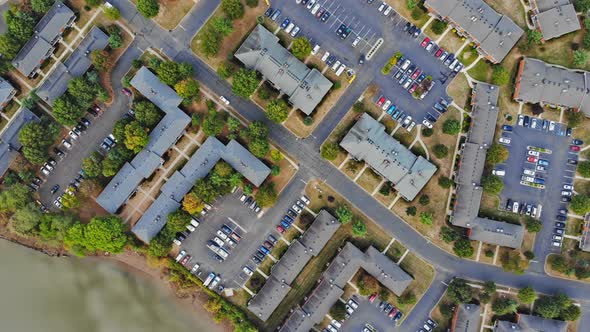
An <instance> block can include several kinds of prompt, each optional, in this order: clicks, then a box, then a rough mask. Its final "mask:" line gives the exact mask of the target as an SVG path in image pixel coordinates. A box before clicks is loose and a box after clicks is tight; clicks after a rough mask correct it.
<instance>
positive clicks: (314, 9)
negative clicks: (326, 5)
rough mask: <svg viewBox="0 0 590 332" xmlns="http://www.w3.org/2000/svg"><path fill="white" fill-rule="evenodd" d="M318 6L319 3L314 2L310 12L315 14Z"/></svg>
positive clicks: (318, 8)
mask: <svg viewBox="0 0 590 332" xmlns="http://www.w3.org/2000/svg"><path fill="white" fill-rule="evenodd" d="M320 7H322V6H321V5H320V4H319V3H316V4H315V6H313V8H312V10H311V14H312V15H315V14H316V13H317V12H318V10H320Z"/></svg>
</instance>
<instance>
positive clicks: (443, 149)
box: [433, 144, 449, 159]
mask: <svg viewBox="0 0 590 332" xmlns="http://www.w3.org/2000/svg"><path fill="white" fill-rule="evenodd" d="M433 152H434V155H435V156H436V157H437V158H439V159H441V158H445V157H446V156H448V155H449V148H448V147H447V146H446V145H444V144H437V145H435V146H434V148H433Z"/></svg>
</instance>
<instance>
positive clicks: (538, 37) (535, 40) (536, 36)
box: [526, 29, 543, 45]
mask: <svg viewBox="0 0 590 332" xmlns="http://www.w3.org/2000/svg"><path fill="white" fill-rule="evenodd" d="M526 40H527V43H528V44H529V45H531V44H537V45H538V44H541V43H542V41H543V35H542V34H541V32H540V31H538V30H532V29H527V30H526Z"/></svg>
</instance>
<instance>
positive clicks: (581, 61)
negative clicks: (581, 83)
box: [573, 50, 588, 66]
mask: <svg viewBox="0 0 590 332" xmlns="http://www.w3.org/2000/svg"><path fill="white" fill-rule="evenodd" d="M586 62H588V53H587V52H586V51H582V50H575V51H574V62H573V63H574V66H583V65H585V64H586Z"/></svg>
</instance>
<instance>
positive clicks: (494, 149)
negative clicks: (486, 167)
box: [486, 143, 508, 165]
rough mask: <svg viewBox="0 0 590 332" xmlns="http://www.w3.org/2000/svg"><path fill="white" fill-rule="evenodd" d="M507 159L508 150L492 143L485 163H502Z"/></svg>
mask: <svg viewBox="0 0 590 332" xmlns="http://www.w3.org/2000/svg"><path fill="white" fill-rule="evenodd" d="M507 159H508V149H506V147H504V146H503V145H500V144H498V143H492V145H491V146H490V148H489V149H488V154H487V158H486V161H487V163H488V164H492V165H494V164H498V163H503V162H505V161H506V160H507Z"/></svg>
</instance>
